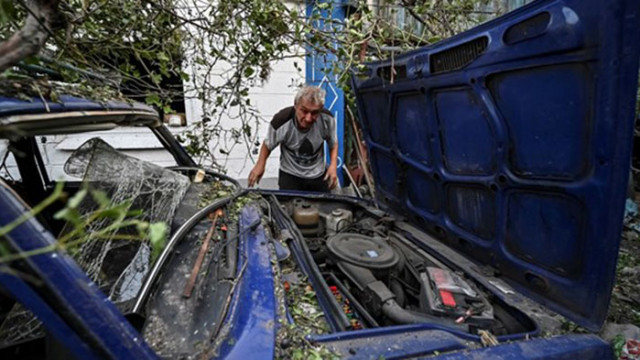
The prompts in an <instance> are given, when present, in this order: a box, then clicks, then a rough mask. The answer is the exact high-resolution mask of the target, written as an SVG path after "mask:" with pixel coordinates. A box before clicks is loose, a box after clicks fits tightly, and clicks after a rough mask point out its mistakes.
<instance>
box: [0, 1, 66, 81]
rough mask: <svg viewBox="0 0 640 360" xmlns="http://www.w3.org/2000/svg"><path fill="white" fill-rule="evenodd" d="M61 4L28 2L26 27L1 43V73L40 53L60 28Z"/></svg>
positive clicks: (54, 2) (57, 2)
mask: <svg viewBox="0 0 640 360" xmlns="http://www.w3.org/2000/svg"><path fill="white" fill-rule="evenodd" d="M59 3H60V0H31V1H26V6H27V8H28V10H27V19H26V20H25V23H24V26H23V27H22V28H21V29H20V30H19V31H17V32H16V33H14V34H13V35H11V37H10V38H9V39H7V40H6V41H4V42H2V43H0V72H3V71H5V70H6V69H8V68H10V67H11V66H13V65H15V64H16V63H18V62H19V61H20V60H22V59H24V58H26V57H28V56H31V55H34V54H37V53H38V52H39V51H40V49H41V48H42V47H43V46H44V44H45V43H46V41H47V39H49V36H51V35H52V34H53V31H55V30H56V29H57V28H59V27H60V24H61V21H60V20H61V19H62V14H61V13H60V12H59V10H58V5H59Z"/></svg>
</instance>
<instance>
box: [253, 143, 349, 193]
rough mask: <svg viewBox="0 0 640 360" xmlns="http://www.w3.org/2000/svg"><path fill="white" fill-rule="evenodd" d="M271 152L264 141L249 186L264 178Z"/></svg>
mask: <svg viewBox="0 0 640 360" xmlns="http://www.w3.org/2000/svg"><path fill="white" fill-rule="evenodd" d="M270 154H271V150H269V148H268V147H267V145H265V143H264V142H263V143H262V146H261V147H260V154H259V155H258V161H257V162H256V165H255V166H254V167H253V169H251V172H250V173H249V180H248V182H247V185H248V186H249V187H252V186H253V185H255V184H257V183H259V182H260V179H262V175H264V168H265V166H266V165H267V158H269V155H270ZM337 154H338V152H337V150H336V155H337Z"/></svg>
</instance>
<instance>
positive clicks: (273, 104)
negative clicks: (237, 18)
mask: <svg viewBox="0 0 640 360" xmlns="http://www.w3.org/2000/svg"><path fill="white" fill-rule="evenodd" d="M191 4H193V3H191ZM286 4H287V6H289V7H297V8H299V10H300V12H301V13H304V3H303V2H286ZM192 6H193V5H191V7H192ZM183 10H184V11H186V10H185V9H183ZM194 56H195V54H189V53H186V59H185V60H186V65H185V69H184V70H185V72H187V73H188V74H189V76H190V78H191V80H190V81H189V82H185V84H184V86H185V89H187V90H186V92H187V95H186V96H185V111H186V118H187V123H188V124H194V123H196V122H199V121H201V120H202V117H203V110H202V106H203V101H202V100H200V99H198V98H197V96H196V94H195V93H193V92H191V93H190V91H189V89H194V87H197V86H198V82H200V84H202V81H203V80H204V81H209V82H210V83H213V84H219V83H220V82H221V81H224V79H225V78H224V76H225V73H226V72H227V71H228V70H229V68H230V67H231V66H232V65H231V64H228V63H221V62H219V63H217V64H216V65H215V67H214V68H213V69H212V71H211V73H210V74H213V75H209V78H208V79H205V76H206V75H205V74H204V72H203V70H200V69H199V68H200V66H198V65H197V64H195V63H194V62H193V57H194ZM304 61H305V59H304V49H299V48H292V49H291V50H290V51H289V52H288V54H286V58H285V59H284V60H280V61H277V62H274V63H272V64H271V72H270V76H269V78H268V80H267V81H265V82H264V83H260V84H255V86H252V87H251V88H250V90H249V100H250V101H251V104H252V105H253V106H254V107H255V109H256V110H257V113H258V115H259V119H258V121H257V123H251V126H252V131H253V134H256V136H255V138H254V139H253V141H249V142H245V141H242V142H241V143H239V144H236V145H234V146H231V151H230V152H229V154H228V156H225V155H224V154H221V153H220V152H218V151H215V150H214V151H213V153H214V155H215V156H216V161H217V162H218V163H219V164H221V165H222V166H224V167H225V168H226V170H227V175H229V176H231V177H233V178H237V179H240V180H245V179H246V178H248V176H249V172H250V171H251V169H252V168H253V165H254V164H255V161H256V160H257V156H258V152H259V149H260V145H261V143H262V141H263V140H264V138H265V137H266V135H267V129H268V126H269V122H270V121H271V119H272V117H273V116H274V115H275V114H276V113H277V112H278V111H279V110H280V109H282V108H284V107H286V106H290V105H293V98H294V94H295V92H296V88H297V86H299V85H301V84H304V82H305V79H304V72H300V71H298V70H297V69H296V66H295V65H294V63H297V66H298V68H301V69H304ZM219 110H220V109H219ZM236 117H237V114H235V113H234V111H233V109H231V110H229V111H226V112H225V113H224V114H223V115H222V118H221V126H222V128H224V129H232V128H238V127H239V126H240V125H241V122H240V121H239V120H238V119H237V118H236ZM216 141H217V142H219V143H220V144H225V145H229V144H233V143H234V140H233V138H232V137H231V135H230V134H227V135H226V136H222V137H221V138H219V139H216V140H214V141H213V142H212V143H211V144H210V148H214V146H215V145H216V144H215V142H216ZM222 147H223V148H224V147H225V146H222ZM279 157H280V149H279V148H276V149H275V150H274V151H273V153H272V154H271V156H270V157H269V160H268V161H267V167H266V170H265V174H264V176H263V178H265V179H268V178H277V176H278V169H279V164H280V161H279ZM266 182H268V181H266ZM266 182H265V183H266ZM262 185H264V184H262ZM263 187H264V186H263ZM269 187H272V186H269Z"/></svg>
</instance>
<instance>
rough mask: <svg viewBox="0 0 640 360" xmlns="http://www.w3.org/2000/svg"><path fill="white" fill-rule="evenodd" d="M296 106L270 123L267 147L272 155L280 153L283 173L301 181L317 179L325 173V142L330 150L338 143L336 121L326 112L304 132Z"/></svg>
mask: <svg viewBox="0 0 640 360" xmlns="http://www.w3.org/2000/svg"><path fill="white" fill-rule="evenodd" d="M295 113H296V111H295V109H294V107H293V106H290V107H287V108H284V109H282V110H280V111H279V112H278V113H277V114H276V115H275V116H274V117H273V120H271V124H270V126H269V131H268V133H267V138H266V139H265V140H264V144H265V145H266V146H267V148H268V149H269V150H270V151H273V149H275V147H276V146H278V145H282V146H281V149H280V170H282V171H284V172H286V173H288V174H291V175H294V176H298V177H302V178H307V179H314V178H317V177H320V176H321V175H322V174H324V171H325V155H324V141H325V140H326V141H327V144H328V145H329V148H332V147H333V145H334V144H335V143H336V142H337V141H338V138H337V135H336V121H335V120H334V119H333V116H331V113H329V111H327V110H324V109H323V111H322V112H321V113H320V115H318V118H317V119H316V121H315V122H314V123H313V125H311V127H310V128H309V129H307V130H305V131H303V130H300V129H299V128H298V125H297V123H296V120H295Z"/></svg>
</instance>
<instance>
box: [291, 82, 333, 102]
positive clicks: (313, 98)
mask: <svg viewBox="0 0 640 360" xmlns="http://www.w3.org/2000/svg"><path fill="white" fill-rule="evenodd" d="M326 94H327V92H326V91H324V90H322V89H321V88H319V87H317V86H309V85H305V86H303V87H301V88H300V90H298V92H297V93H296V97H295V99H294V100H293V104H294V105H298V103H299V102H300V100H301V99H305V100H307V101H309V102H311V103H312V104H316V105H321V106H324V97H325V95H326Z"/></svg>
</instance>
